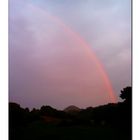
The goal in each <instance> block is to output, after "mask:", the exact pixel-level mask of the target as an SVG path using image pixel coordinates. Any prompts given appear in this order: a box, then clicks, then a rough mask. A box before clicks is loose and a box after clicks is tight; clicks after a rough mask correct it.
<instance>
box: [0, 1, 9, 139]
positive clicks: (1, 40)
mask: <svg viewBox="0 0 140 140" xmlns="http://www.w3.org/2000/svg"><path fill="white" fill-rule="evenodd" d="M7 27H8V0H0V140H8V28H7Z"/></svg>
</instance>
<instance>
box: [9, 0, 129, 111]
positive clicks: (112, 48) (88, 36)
mask: <svg viewBox="0 0 140 140" xmlns="http://www.w3.org/2000/svg"><path fill="white" fill-rule="evenodd" d="M130 85H131V1H130V0H9V100H10V101H12V102H17V103H19V104H20V105H21V106H23V107H29V108H33V107H36V108H39V107H41V106H42V105H51V106H52V107H55V108H57V109H64V108H65V107H67V106H69V105H76V106H78V107H81V108H85V107H88V106H98V105H103V104H107V103H110V102H113V101H114V100H113V98H116V99H115V101H120V99H119V94H120V90H121V89H123V88H124V87H126V86H130Z"/></svg>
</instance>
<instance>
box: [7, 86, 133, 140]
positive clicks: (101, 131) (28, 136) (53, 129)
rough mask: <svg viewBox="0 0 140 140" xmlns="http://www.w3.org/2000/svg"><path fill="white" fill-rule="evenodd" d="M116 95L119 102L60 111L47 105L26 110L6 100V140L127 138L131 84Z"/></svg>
mask: <svg viewBox="0 0 140 140" xmlns="http://www.w3.org/2000/svg"><path fill="white" fill-rule="evenodd" d="M120 97H121V98H122V99H123V102H119V103H110V104H107V105H102V106H98V107H88V108H86V109H80V108H78V107H76V106H69V107H67V108H66V109H65V110H63V111H60V110H56V109H54V108H52V107H50V106H48V105H46V106H42V107H41V108H40V109H35V108H34V109H33V110H31V111H30V110H29V109H28V108H22V107H20V105H19V104H17V103H9V140H53V139H54V140H55V139H58V140H131V139H132V138H131V137H132V130H131V129H132V103H131V102H132V98H131V97H132V89H131V87H126V88H124V89H123V90H122V91H121V94H120Z"/></svg>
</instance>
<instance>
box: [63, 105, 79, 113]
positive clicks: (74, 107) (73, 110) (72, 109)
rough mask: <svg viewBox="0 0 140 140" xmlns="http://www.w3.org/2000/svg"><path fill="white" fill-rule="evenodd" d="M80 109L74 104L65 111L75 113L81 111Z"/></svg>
mask: <svg viewBox="0 0 140 140" xmlns="http://www.w3.org/2000/svg"><path fill="white" fill-rule="evenodd" d="M80 111H81V109H80V108H79V107H77V106H74V105H71V106H68V107H66V108H65V109H64V112H66V113H75V112H80Z"/></svg>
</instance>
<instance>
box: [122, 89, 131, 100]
mask: <svg viewBox="0 0 140 140" xmlns="http://www.w3.org/2000/svg"><path fill="white" fill-rule="evenodd" d="M120 97H121V98H122V99H123V100H124V102H129V103H131V102H132V87H126V88H123V90H121V94H120Z"/></svg>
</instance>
